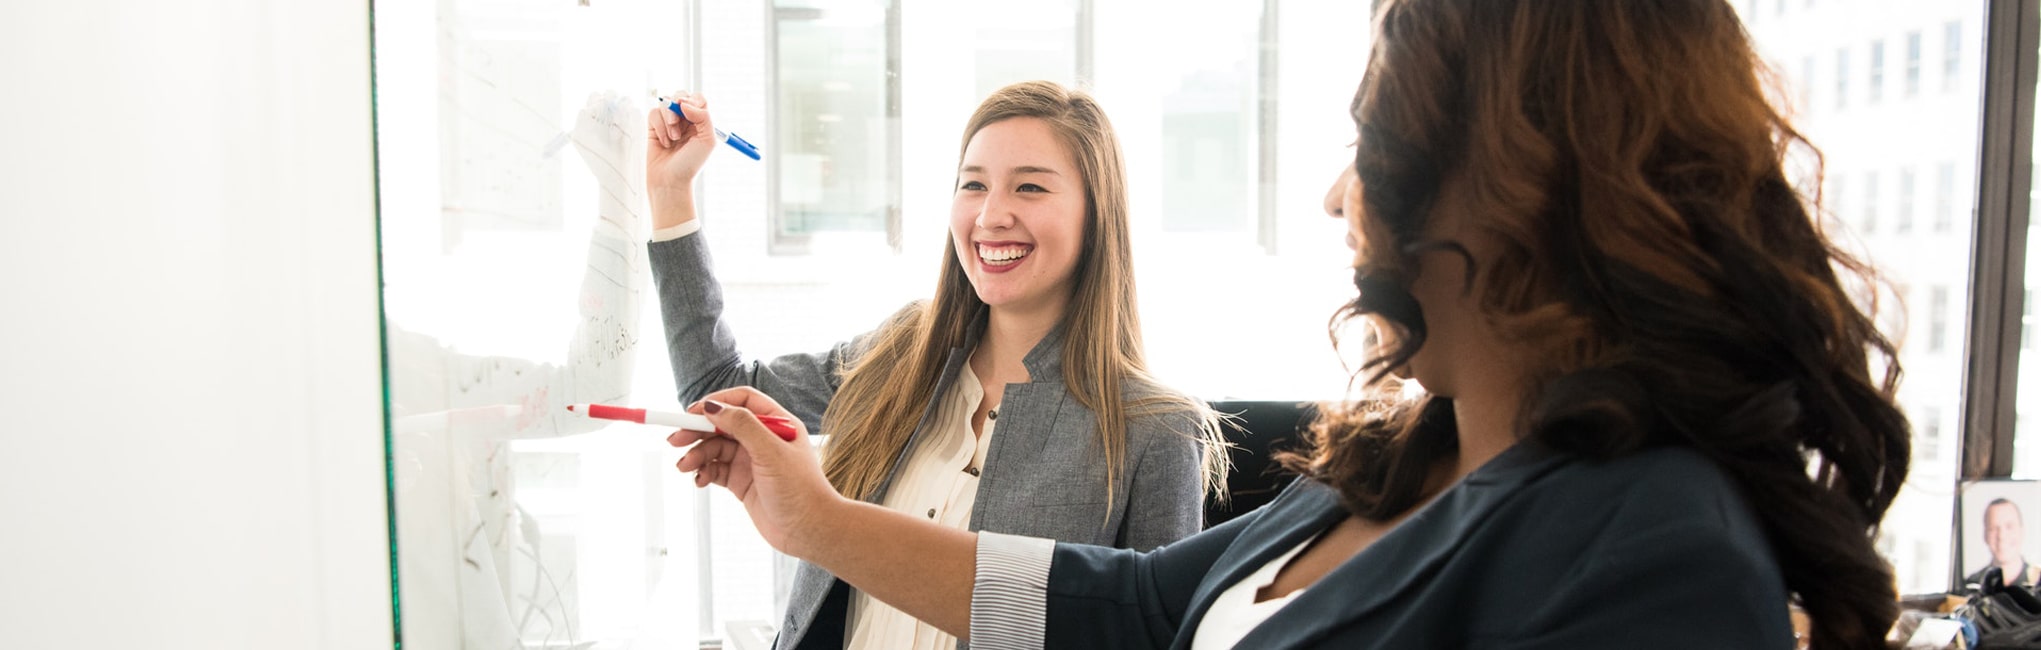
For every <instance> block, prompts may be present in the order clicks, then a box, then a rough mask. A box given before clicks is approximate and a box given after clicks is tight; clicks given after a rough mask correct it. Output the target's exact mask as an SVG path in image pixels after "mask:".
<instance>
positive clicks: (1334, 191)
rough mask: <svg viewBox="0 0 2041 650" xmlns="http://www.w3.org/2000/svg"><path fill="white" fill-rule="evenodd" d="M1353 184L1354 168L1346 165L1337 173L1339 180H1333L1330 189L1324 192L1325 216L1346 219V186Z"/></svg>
mask: <svg viewBox="0 0 2041 650" xmlns="http://www.w3.org/2000/svg"><path fill="white" fill-rule="evenodd" d="M1353 182H1354V166H1353V165H1347V166H1346V169H1342V170H1340V171H1339V178H1336V179H1333V181H1332V187H1331V188H1330V189H1327V190H1326V191H1325V215H1326V216H1328V217H1332V218H1334V219H1345V218H1346V191H1347V186H1348V185H1351V184H1353Z"/></svg>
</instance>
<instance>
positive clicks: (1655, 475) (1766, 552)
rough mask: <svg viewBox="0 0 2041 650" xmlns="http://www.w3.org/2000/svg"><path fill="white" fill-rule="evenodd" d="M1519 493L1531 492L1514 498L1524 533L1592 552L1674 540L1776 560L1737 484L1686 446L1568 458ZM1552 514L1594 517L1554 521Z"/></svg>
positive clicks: (1760, 563)
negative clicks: (1563, 539)
mask: <svg viewBox="0 0 2041 650" xmlns="http://www.w3.org/2000/svg"><path fill="white" fill-rule="evenodd" d="M1522 496H1523V497H1528V498H1522V499H1519V500H1518V507H1517V509H1518V510H1520V511H1522V512H1521V513H1520V514H1521V515H1522V516H1521V517H1520V518H1517V521H1518V522H1520V523H1522V524H1523V528H1524V530H1523V531H1522V532H1523V533H1525V534H1526V535H1527V536H1528V537H1532V538H1538V537H1573V538H1574V541H1575V543H1577V544H1579V545H1581V546H1582V547H1584V550H1588V551H1589V553H1590V554H1593V552H1594V551H1593V549H1602V550H1613V549H1621V548H1635V547H1637V546H1638V545H1640V544H1656V543H1659V542H1657V541H1653V540H1660V541H1663V540H1669V539H1677V540H1679V544H1681V545H1683V546H1688V547H1689V548H1695V547H1708V548H1710V549H1712V550H1711V551H1709V552H1708V553H1706V555H1709V556H1713V557H1716V558H1717V559H1720V560H1723V561H1729V562H1735V563H1739V564H1748V565H1749V566H1751V567H1754V568H1761V567H1767V566H1775V563H1774V560H1773V558H1772V554H1771V546H1770V543H1769V542H1768V541H1767V538H1766V536H1765V532H1764V529H1763V527H1762V525H1761V524H1760V523H1759V521H1758V519H1757V515H1756V512H1755V511H1754V510H1753V509H1752V508H1751V507H1750V504H1749V502H1748V501H1747V500H1746V499H1745V498H1744V496H1743V493H1742V490H1741V489H1740V488H1739V487H1738V486H1737V485H1736V484H1735V482H1734V481H1732V480H1731V479H1730V478H1729V476H1728V475H1727V474H1726V473H1725V472H1724V471H1723V470H1722V468H1721V467H1720V466H1719V465H1717V464H1716V463H1714V462H1713V461H1710V460H1708V459H1707V458H1706V457H1704V456H1702V455H1701V454H1700V453H1699V452H1696V451H1694V450H1691V449H1686V448H1679V447H1666V448H1655V449H1647V450H1644V451H1640V452H1637V453H1634V454H1630V455H1627V456H1623V457H1620V458H1615V459H1610V460H1604V461H1591V460H1582V459H1573V460H1568V461H1566V462H1564V463H1562V464H1560V465H1559V466H1558V467H1556V468H1555V469H1553V470H1552V471H1551V472H1550V473H1549V474H1547V475H1545V476H1543V477H1541V478H1540V479H1538V480H1536V481H1534V482H1533V483H1532V484H1531V485H1528V486H1526V490H1525V494H1523V495H1522ZM1553 521H1571V522H1581V523H1587V522H1593V523H1592V524H1589V525H1584V526H1553V525H1551V522H1553ZM1773 570H1774V571H1775V570H1776V569H1773Z"/></svg>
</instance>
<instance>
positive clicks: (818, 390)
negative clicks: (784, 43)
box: [645, 95, 854, 431]
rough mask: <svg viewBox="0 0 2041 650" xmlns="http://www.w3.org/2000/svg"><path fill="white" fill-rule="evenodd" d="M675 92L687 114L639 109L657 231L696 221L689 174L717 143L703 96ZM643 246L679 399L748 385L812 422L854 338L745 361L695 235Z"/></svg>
mask: <svg viewBox="0 0 2041 650" xmlns="http://www.w3.org/2000/svg"><path fill="white" fill-rule="evenodd" d="M676 97H677V98H678V102H677V103H678V104H679V105H680V106H681V110H683V111H686V112H687V119H684V120H683V119H681V117H680V116H678V115H675V114H674V113H673V111H671V110H668V109H667V108H666V107H664V106H654V107H653V108H652V109H651V112H650V113H649V114H648V116H647V128H646V140H647V143H646V147H645V149H646V156H645V184H646V187H647V195H648V197H649V199H650V204H651V208H652V226H653V228H654V229H655V230H657V231H670V230H671V229H676V228H678V229H681V230H685V228H682V227H683V226H690V225H692V224H695V223H697V221H696V219H695V204H694V179H695V176H696V174H698V173H699V172H700V170H701V167H702V165H703V163H705V162H706V161H707V159H708V156H709V154H710V153H712V152H714V151H715V148H716V146H717V145H716V141H715V138H714V137H713V133H712V131H713V129H712V127H711V126H710V116H709V112H708V103H707V101H705V100H703V99H702V98H701V97H700V96H699V95H685V96H680V95H677V96H676ZM648 248H649V249H650V255H651V267H652V278H653V280H654V282H655V284H656V285H657V287H658V290H659V308H660V318H661V320H662V321H663V322H664V323H665V326H666V350H667V355H668V356H669V358H670V360H671V362H672V367H673V375H674V376H673V379H674V386H675V387H676V388H678V389H679V395H678V397H679V399H680V402H681V403H683V404H686V403H690V402H693V401H695V400H697V399H700V398H701V397H702V396H704V395H707V394H709V393H712V392H715V391H717V390H721V389H725V388H730V387H734V386H756V387H758V388H759V389H761V390H764V391H766V392H768V393H771V394H772V395H774V396H775V397H777V398H779V400H780V401H781V403H782V404H784V405H785V407H786V408H787V409H788V411H789V412H791V414H792V415H793V416H794V417H797V418H799V419H800V420H801V421H803V422H805V423H807V425H808V428H809V430H810V431H813V430H816V429H818V428H820V425H821V422H822V413H823V411H824V410H826V409H827V408H828V406H829V399H830V397H832V396H834V395H835V393H836V388H837V387H838V380H837V371H838V370H839V369H840V368H841V366H842V364H843V363H844V362H845V360H846V359H847V358H848V357H849V356H850V355H851V354H852V350H853V347H854V343H853V344H841V343H840V344H838V345H836V346H835V347H834V348H833V349H831V350H830V351H828V352H824V353H821V354H793V355H787V356H783V357H779V358H777V359H773V360H771V361H767V362H759V361H750V362H747V361H745V360H744V359H743V358H742V356H741V355H739V354H738V352H737V341H736V337H735V336H733V335H732V334H731V332H730V327H729V325H728V324H727V323H725V322H724V321H723V318H722V316H723V288H722V286H721V285H720V284H718V283H717V282H716V278H715V274H714V265H713V264H712V263H711V261H710V258H709V252H708V248H707V246H706V244H705V242H704V240H703V239H702V235H701V234H699V233H695V234H684V235H682V236H680V237H679V238H678V239H672V240H668V241H655V242H652V243H651V244H650V245H649V247H648Z"/></svg>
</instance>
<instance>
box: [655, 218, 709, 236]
mask: <svg viewBox="0 0 2041 650" xmlns="http://www.w3.org/2000/svg"><path fill="white" fill-rule="evenodd" d="M701 229H702V220H700V219H693V220H690V221H688V222H687V223H684V224H680V225H678V226H667V227H665V228H660V229H658V230H654V231H652V241H673V240H675V239H680V238H682V237H686V236H688V235H692V234H695V231H697V230H701Z"/></svg>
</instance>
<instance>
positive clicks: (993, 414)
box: [985, 409, 999, 420]
mask: <svg viewBox="0 0 2041 650" xmlns="http://www.w3.org/2000/svg"><path fill="white" fill-rule="evenodd" d="M985 419H987V420H997V419H999V409H992V410H989V411H986V412H985Z"/></svg>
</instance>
